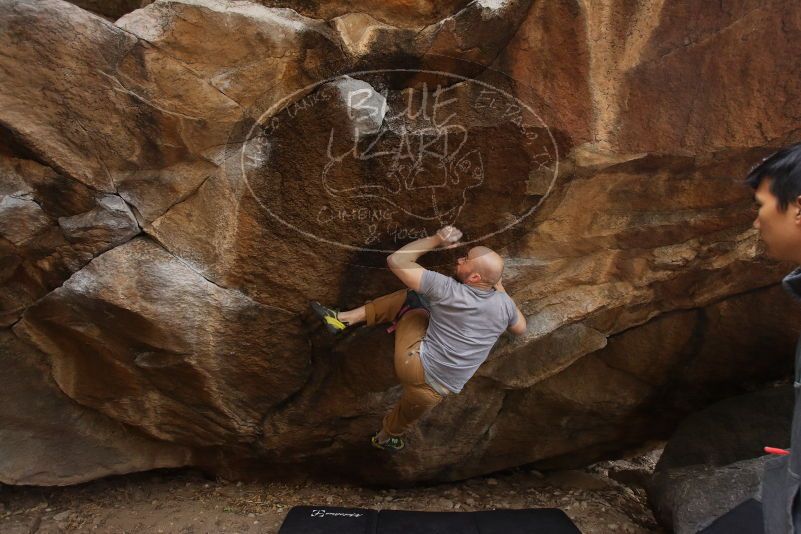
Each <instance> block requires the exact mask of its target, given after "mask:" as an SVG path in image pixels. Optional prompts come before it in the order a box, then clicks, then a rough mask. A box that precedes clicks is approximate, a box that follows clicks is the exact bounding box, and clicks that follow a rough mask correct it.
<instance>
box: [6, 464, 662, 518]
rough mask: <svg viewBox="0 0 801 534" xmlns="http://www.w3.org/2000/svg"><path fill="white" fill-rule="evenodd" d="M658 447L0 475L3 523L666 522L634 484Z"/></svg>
mask: <svg viewBox="0 0 801 534" xmlns="http://www.w3.org/2000/svg"><path fill="white" fill-rule="evenodd" d="M658 454H659V451H653V452H651V453H650V454H647V455H643V456H638V457H635V458H631V459H629V460H621V461H615V462H604V463H600V464H595V465H593V466H590V467H588V468H586V469H583V470H576V471H556V472H550V473H547V474H542V473H540V472H538V471H533V470H529V469H514V470H511V471H508V472H504V473H499V474H495V475H493V476H488V477H480V478H473V479H469V480H466V481H462V482H458V483H448V484H441V485H437V486H428V487H419V488H414V489H384V490H379V489H370V488H364V487H358V486H350V485H342V484H338V485H332V484H324V483H319V482H312V481H306V482H292V483H278V482H263V483H242V482H231V481H227V480H222V479H218V480H210V479H208V478H206V477H204V476H203V475H202V474H201V473H199V472H197V471H194V470H162V471H151V472H147V473H138V474H133V475H125V476H116V477H109V478H105V479H101V480H96V481H93V482H89V483H86V484H80V485H77V486H69V487H31V486H4V485H0V532H2V533H4V534H29V533H31V534H32V533H36V532H39V533H60V532H103V533H105V532H109V533H112V532H113V533H115V534H116V533H136V534H144V533H151V532H152V533H183V534H200V533H219V532H230V533H238V532H243V533H244V532H249V533H256V532H258V533H277V532H278V530H279V528H280V526H281V522H282V521H283V519H284V517H285V515H286V513H287V512H288V511H289V509H290V508H291V507H293V506H296V505H327V506H343V507H361V508H374V509H395V510H428V511H454V510H456V511H460V510H461V511H474V510H492V509H498V508H542V507H556V508H561V509H562V510H564V511H565V512H566V513H567V514H568V515H569V516H570V517H571V518H572V519H573V521H575V522H576V524H577V525H578V527H579V528H580V529H581V531H582V532H583V533H585V534H608V533H610V532H621V533H644V532H663V531H662V530H660V529H659V528H658V527H657V525H656V522H655V520H654V517H653V515H652V514H651V512H650V510H649V508H648V505H647V502H646V496H645V491H644V489H643V488H642V487H641V486H640V484H641V483H642V481H643V480H644V478H645V477H647V476H648V474H649V473H650V472H651V471H652V470H653V467H654V464H655V462H656V459H657V458H658Z"/></svg>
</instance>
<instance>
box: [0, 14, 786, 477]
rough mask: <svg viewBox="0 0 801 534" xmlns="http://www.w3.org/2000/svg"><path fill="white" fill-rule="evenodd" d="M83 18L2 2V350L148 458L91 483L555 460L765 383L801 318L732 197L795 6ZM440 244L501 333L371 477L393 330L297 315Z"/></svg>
mask: <svg viewBox="0 0 801 534" xmlns="http://www.w3.org/2000/svg"><path fill="white" fill-rule="evenodd" d="M76 4H78V5H76ZM81 5H83V6H85V7H88V8H91V9H95V10H98V11H101V10H100V8H98V7H97V6H98V3H93V2H88V1H81V2H77V1H76V2H73V3H69V2H65V1H62V0H0V6H1V7H2V9H0V49H2V50H3V53H2V54H0V72H3V73H11V74H12V75H10V76H9V75H5V76H2V77H0V139H1V140H2V143H0V145H2V150H0V250H2V252H3V257H2V261H0V326H1V327H12V329H11V330H10V332H9V331H8V330H6V331H5V332H4V334H3V335H4V336H6V337H7V338H8V339H10V340H11V341H13V343H12V342H11V341H10V342H9V344H8V347H9V348H8V351H9V353H10V354H20V355H22V354H28V353H35V354H41V355H42V356H41V360H39V363H38V364H37V365H40V369H42V371H43V373H44V375H45V379H46V380H50V379H52V383H50V382H48V384H51V386H52V384H55V385H56V386H57V387H58V390H59V391H60V393H58V392H55V390H52V388H51V391H52V392H54V393H53V394H55V393H58V394H59V395H62V396H64V397H63V398H68V399H71V400H70V402H73V403H77V404H75V406H74V407H75V408H76V409H80V410H85V411H86V413H91V414H93V417H96V418H98V419H97V420H98V421H101V420H102V421H106V422H108V421H114V422H116V424H118V425H124V428H126V429H129V430H130V431H131V432H135V433H136V435H137V436H139V437H140V438H141V439H142V440H143V441H136V442H135V443H136V444H140V445H141V447H142V451H148V450H149V451H151V452H143V453H142V454H143V456H142V458H145V460H142V461H138V462H131V463H125V462H121V463H114V462H111V463H101V461H100V460H98V465H97V466H96V469H94V470H93V469H89V468H87V469H86V472H87V473H91V476H102V475H103V474H108V473H111V472H121V471H125V470H136V469H147V468H150V467H154V466H157V465H183V464H186V463H192V464H194V465H201V466H203V467H205V468H207V469H209V470H210V471H213V472H217V473H222V474H226V475H229V476H244V475H258V474H266V475H276V474H280V473H282V472H285V473H292V472H297V471H303V472H313V473H316V474H329V475H330V474H339V475H343V476H347V477H350V478H356V479H361V480H369V481H372V482H394V483H400V482H415V481H420V480H450V479H457V478H461V477H467V476H472V475H476V474H481V473H486V472H489V471H493V470H497V469H503V468H507V467H511V466H515V465H520V464H526V463H536V464H538V465H539V466H541V467H550V466H562V467H575V466H578V465H581V464H583V463H586V462H590V461H593V460H598V459H601V458H604V457H609V456H611V455H614V454H616V453H618V452H620V451H622V450H625V449H627V448H629V447H631V446H634V445H637V444H640V443H642V442H643V441H644V440H647V439H653V438H664V437H666V436H668V435H669V434H670V432H671V431H672V430H673V429H674V428H675V426H676V424H677V422H678V421H679V420H681V418H682V417H683V416H685V415H686V414H687V413H689V412H692V411H694V410H697V409H699V408H701V407H703V406H706V405H708V404H710V403H712V402H714V401H716V400H718V399H720V398H723V397H726V396H731V395H735V394H737V393H741V392H743V391H745V390H747V389H749V388H754V387H758V386H759V385H761V384H763V383H764V382H765V381H769V380H774V379H778V378H781V377H782V376H784V375H786V374H787V372H788V371H789V368H790V366H791V365H792V347H793V344H794V341H795V332H796V325H797V324H798V323H799V320H801V308H799V307H798V306H797V305H796V304H795V303H794V302H793V301H792V299H790V297H788V296H787V295H786V294H784V292H783V291H782V289H781V287H780V286H779V285H778V281H779V280H780V278H781V276H782V275H783V273H784V272H786V271H787V270H789V267H790V266H788V265H777V264H775V263H773V262H770V261H767V260H765V259H764V258H763V257H762V255H761V249H760V247H759V244H758V238H757V234H756V231H755V230H754V229H753V228H751V219H752V216H753V214H752V213H751V212H750V210H749V206H750V203H751V191H750V190H749V189H748V188H746V187H744V186H743V185H742V183H741V180H742V177H743V176H744V175H745V174H746V172H747V170H748V168H749V167H750V166H751V165H752V164H753V163H754V162H755V161H756V160H758V159H759V158H760V157H761V156H763V155H765V154H767V153H769V152H770V151H771V150H772V149H774V148H776V147H778V146H780V145H782V144H785V143H787V142H788V141H791V140H797V133H796V125H795V123H794V119H793V117H794V115H793V105H795V104H793V103H794V102H796V103H797V102H798V101H801V100H799V98H798V97H799V96H801V88H799V87H798V86H797V84H795V83H794V82H793V78H792V73H793V72H795V71H796V69H793V68H792V65H790V66H788V64H787V61H790V60H788V59H787V58H795V57H798V56H799V49H798V48H799V46H801V45H799V43H801V41H799V40H797V39H792V38H788V39H785V38H783V37H782V35H794V34H795V33H796V32H797V31H798V28H797V27H798V21H799V20H801V17H799V14H801V7H798V6H797V5H796V4H794V3H792V2H789V1H787V2H776V3H775V6H772V7H768V6H761V7H757V8H753V9H750V10H749V9H748V6H746V5H745V4H743V5H737V6H728V5H726V6H723V5H717V4H715V5H713V4H711V3H706V4H699V5H698V6H696V7H693V8H689V7H687V6H686V5H683V4H681V3H679V4H676V3H655V4H649V5H648V6H640V7H637V6H633V4H631V3H630V2H622V1H619V0H604V1H603V2H594V3H592V5H589V4H587V3H581V2H577V1H575V0H558V1H555V2H530V1H525V0H511V1H504V2H496V1H476V2H461V1H455V0H454V1H443V2H423V1H420V2H417V3H416V4H415V5H416V6H418V7H419V8H420V9H419V10H417V11H415V12H414V13H412V12H411V11H409V9H408V6H409V5H411V4H409V3H408V2H374V1H371V0H364V1H356V0H352V1H350V0H349V1H345V0H343V1H342V2H339V3H324V4H320V5H312V4H310V3H308V2H293V1H289V0H288V1H287V2H279V1H275V2H272V1H263V2H246V1H242V0H230V1H223V0H157V1H156V2H152V3H150V2H147V1H143V2H141V3H139V2H118V3H115V6H116V7H115V6H111V4H109V5H108V6H109V10H111V9H112V8H113V13H112V11H108V12H104V13H103V14H104V15H105V17H107V18H105V17H102V16H98V15H96V14H94V13H92V12H90V11H88V10H86V9H82V8H81V7H80V6H81ZM403 6H406V7H405V8H403ZM135 8H138V9H135ZM101 12H102V11H101ZM122 13H124V14H122ZM120 14H122V16H121V17H119V18H116V17H117V15H120ZM109 18H115V19H116V21H114V22H112V21H111V20H108V19H109ZM777 28H780V29H781V30H782V32H783V33H782V32H777V31H775V30H776V29H777ZM758 35H763V36H766V37H765V38H764V39H757V38H756V37H755V36H758ZM723 50H725V51H726V53H721V51H723ZM699 73H700V75H699ZM764 80H771V81H772V82H771V83H770V84H769V85H770V87H766V86H765V84H764ZM449 223H452V224H456V225H457V226H460V227H461V228H463V230H464V231H465V242H466V244H477V243H482V244H487V245H489V246H492V247H494V248H496V249H497V250H498V251H499V252H500V253H501V254H503V255H504V256H505V257H506V258H507V267H506V271H505V274H504V281H505V285H506V287H507V288H508V289H509V291H510V293H511V294H512V296H513V297H514V298H515V300H516V301H517V303H518V304H519V305H520V307H521V309H522V310H523V312H524V313H525V314H526V316H527V319H528V324H529V328H528V331H527V332H526V333H525V335H523V336H521V337H519V338H515V339H512V338H510V337H508V336H504V337H503V338H502V339H501V340H500V341H499V343H498V344H497V346H496V349H495V351H494V352H493V354H492V355H491V358H490V360H489V361H488V362H487V363H486V364H485V365H484V366H483V367H482V368H481V369H480V370H479V372H478V374H477V376H476V377H475V378H474V379H473V380H472V381H471V382H469V383H468V385H467V387H466V388H465V390H464V391H463V393H462V394H460V395H458V396H453V397H451V398H448V399H446V400H445V402H443V403H442V404H441V405H439V406H437V407H436V408H435V409H434V410H433V411H432V412H431V413H430V414H429V415H428V416H426V418H424V419H423V420H422V421H421V422H420V423H419V424H418V425H416V426H415V428H414V429H413V431H412V432H411V434H410V436H409V442H410V446H409V447H408V449H407V450H406V451H404V452H403V453H401V454H399V455H396V456H393V457H391V458H390V457H387V456H384V455H382V454H380V453H379V452H377V451H373V450H372V449H370V447H369V436H370V434H371V433H372V432H374V431H375V430H376V429H377V427H378V425H379V424H380V420H381V417H382V415H383V413H384V412H385V411H386V410H387V409H388V408H389V407H390V406H391V404H392V403H393V402H394V401H395V400H396V399H397V397H398V395H399V389H398V386H397V384H396V382H395V378H394V376H393V369H392V362H391V359H390V355H391V352H392V338H391V336H388V335H386V334H385V333H384V332H383V329H381V328H374V329H367V328H362V329H359V330H356V331H353V332H352V333H351V334H349V335H347V336H344V337H341V338H336V339H330V338H327V337H325V335H324V332H322V331H321V330H320V329H319V328H318V326H319V325H317V323H316V322H315V320H314V318H313V317H312V316H311V315H310V313H309V311H308V301H309V300H312V299H313V300H320V301H322V302H325V303H328V304H331V305H336V306H341V307H349V306H358V305H360V304H362V303H363V302H364V301H366V300H367V299H371V298H375V297H376V296H379V295H381V294H384V293H388V292H390V291H393V290H396V289H399V288H400V287H402V286H401V284H400V282H399V281H398V280H397V279H396V278H395V277H394V276H393V275H392V274H391V273H390V272H388V271H387V270H386V269H384V261H385V257H386V255H387V253H388V252H389V251H392V250H395V249H397V248H398V247H399V246H401V245H402V244H404V243H406V242H409V241H410V240H411V239H413V238H415V237H418V236H422V235H428V234H431V233H432V232H434V231H435V230H436V229H437V228H438V227H439V226H441V225H443V224H449ZM464 248H466V245H465V246H464V247H463V249H464ZM463 249H456V250H450V251H438V252H436V253H432V254H431V255H430V256H427V257H426V258H425V259H424V262H425V263H426V265H428V266H429V267H430V268H433V269H436V270H439V271H442V272H446V273H449V272H451V269H452V265H453V261H454V260H455V257H456V255H457V254H460V253H462V252H463ZM10 336H14V337H10ZM36 351H38V352H36ZM48 375H49V377H50V378H47V376H48ZM20 376H28V375H20ZM24 380H27V379H24ZM51 386H48V387H51ZM30 387H31V391H32V392H34V391H41V393H31V395H37V394H41V395H45V393H44V390H43V389H42V388H39V386H36V385H35V384H34V383H33V381H32V379H31V386H30ZM42 387H43V386H42ZM36 388H39V389H36ZM48 395H49V394H48ZM43 409H45V408H43ZM48 410H51V411H52V412H53V414H59V413H62V412H60V411H59V410H61V408H58V407H56V406H55V405H54V406H53V407H52V408H48ZM9 417H11V415H9V414H2V418H0V422H2V423H3V424H5V419H6V418H9ZM53 417H54V418H56V417H57V415H53ZM100 424H101V423H98V425H100ZM70 439H73V438H70ZM74 439H81V438H80V435H78V436H74ZM86 439H87V440H89V439H90V438H89V437H87V438H86ZM132 443H133V442H132ZM146 444H147V445H146ZM154 444H155V445H154ZM140 445H136V446H140ZM151 446H152V447H156V448H155V449H152V450H151V449H148V447H151ZM162 446H163V447H166V448H167V449H169V450H170V451H175V450H177V451H180V452H181V454H179V455H178V456H180V459H176V458H178V456H170V459H168V460H164V461H161V460H159V461H156V460H153V458H154V455H155V454H156V453H155V452H152V451H160V450H161V449H159V447H162ZM167 449H165V450H167ZM9 451H11V448H9ZM185 451H190V453H191V455H190V456H185V455H183V454H184V452H185ZM3 452H4V453H6V452H7V451H3ZM8 454H11V455H12V456H13V455H14V454H21V453H14V452H8ZM115 454H116V453H115ZM159 454H160V453H159ZM371 455H372V456H371ZM187 458H190V459H189V460H187ZM26 461H27V460H26V459H25V457H23V456H20V457H19V459H18V460H15V459H14V458H11V457H9V462H8V463H6V464H3V466H4V467H3V470H4V471H3V472H1V473H0V478H2V479H3V480H9V481H12V482H13V481H15V480H23V479H22V478H19V477H17V475H15V474H14V473H16V471H15V469H17V466H20V465H26ZM82 461H84V460H83V459H82ZM78 465H84V464H78ZM107 465H115V466H116V467H113V468H111V467H103V466H107ZM70 477H73V478H70ZM57 480H67V481H69V480H76V479H75V478H74V472H73V471H70V470H69V469H67V468H66V467H65V466H64V465H62V464H53V465H52V467H50V468H49V471H47V470H46V471H43V474H42V476H41V477H40V479H39V481H38V482H36V483H42V484H49V483H57V482H54V481H57Z"/></svg>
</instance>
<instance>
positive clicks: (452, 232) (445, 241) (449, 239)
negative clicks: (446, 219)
mask: <svg viewBox="0 0 801 534" xmlns="http://www.w3.org/2000/svg"><path fill="white" fill-rule="evenodd" d="M437 237H439V240H440V246H441V247H444V248H452V247H455V246H456V243H458V242H459V240H460V239H461V238H462V231H461V230H459V229H458V228H456V227H455V226H443V227H442V228H440V229H439V230H437Z"/></svg>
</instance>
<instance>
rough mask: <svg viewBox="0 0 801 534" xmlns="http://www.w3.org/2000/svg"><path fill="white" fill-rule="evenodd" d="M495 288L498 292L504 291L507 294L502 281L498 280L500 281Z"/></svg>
mask: <svg viewBox="0 0 801 534" xmlns="http://www.w3.org/2000/svg"><path fill="white" fill-rule="evenodd" d="M493 287H494V288H495V289H496V290H497V291H503V292H506V290H505V289H504V288H503V284H502V283H501V281H500V280H498V281H497V282H496V283H495V285H494V286H493Z"/></svg>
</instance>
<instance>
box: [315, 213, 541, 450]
mask: <svg viewBox="0 0 801 534" xmlns="http://www.w3.org/2000/svg"><path fill="white" fill-rule="evenodd" d="M461 237H462V232H460V231H459V230H458V229H457V228H455V227H453V226H446V227H444V228H442V229H440V230H438V231H437V233H436V235H433V236H430V237H425V238H423V239H418V240H417V241H413V242H412V243H409V244H408V245H406V246H404V247H402V248H400V249H399V250H398V251H396V252H395V253H393V254H391V255H390V256H389V258H387V265H388V266H389V268H390V269H391V270H392V272H393V273H395V275H396V276H397V277H398V278H400V280H401V281H402V282H403V283H404V284H405V285H406V286H408V289H401V290H399V291H396V292H394V293H390V294H389V295H385V296H383V297H379V298H377V299H375V300H372V301H368V302H367V303H366V304H365V305H364V306H361V307H359V308H356V309H353V310H348V311H337V310H336V309H331V308H326V307H325V306H322V305H321V304H320V303H318V302H312V304H311V305H312V308H313V309H314V311H315V312H316V313H317V314H318V315H319V316H320V317H321V318H322V320H323V322H324V323H325V325H326V327H327V328H328V330H329V331H331V332H333V333H339V332H341V331H343V330H345V329H346V328H348V327H350V326H353V325H356V324H358V323H360V322H362V321H366V322H367V325H368V326H373V325H376V324H381V323H389V322H393V326H392V327H390V328H389V329H387V331H388V332H392V331H393V330H395V373H396V374H397V376H398V379H399V381H400V383H401V384H402V385H403V394H402V395H401V398H400V400H399V401H398V403H397V404H396V405H395V406H394V407H393V408H392V409H391V410H390V411H389V413H388V414H387V415H386V417H384V422H383V428H382V429H381V430H380V431H379V432H378V433H377V434H376V435H374V436H373V438H372V443H373V445H374V446H375V447H377V448H379V449H385V450H391V451H397V450H400V449H402V448H403V446H404V442H403V438H402V437H401V436H402V435H403V434H404V433H405V432H406V430H407V429H408V428H409V427H410V426H411V425H412V423H414V422H415V421H416V420H417V419H419V418H420V417H421V416H422V415H423V414H424V413H425V412H426V411H427V410H429V409H430V408H432V407H434V406H436V405H437V404H438V403H439V402H440V401H441V400H442V399H443V398H444V397H445V396H446V395H451V394H454V393H459V392H460V391H461V390H462V388H463V387H464V385H465V383H466V382H467V381H468V380H470V377H472V376H473V374H474V373H475V372H476V370H477V369H478V368H479V366H480V365H481V364H482V363H483V362H484V360H486V359H487V356H488V355H489V352H490V349H492V347H493V345H495V342H496V341H497V340H498V337H499V336H500V335H501V334H502V333H503V332H504V331H505V330H507V329H508V330H509V331H510V332H511V333H513V334H515V335H520V334H522V333H524V332H525V331H526V318H525V317H524V316H523V314H522V313H521V312H520V310H519V309H518V308H517V306H516V305H515V303H514V302H513V301H512V299H511V297H509V295H507V294H506V292H505V291H504V289H503V284H501V276H502V274H503V258H501V257H500V256H499V255H498V254H496V253H495V252H493V251H492V250H490V249H488V248H487V247H473V248H471V249H470V250H469V251H468V253H467V256H465V257H462V258H459V259H458V260H457V262H456V268H455V273H454V276H453V278H451V277H448V276H444V275H441V274H439V273H436V272H434V271H429V270H428V269H425V268H423V267H422V266H421V265H420V264H418V263H417V259H418V258H419V257H420V256H422V255H423V254H425V253H426V252H428V251H430V250H432V249H434V248H437V247H444V248H452V247H455V246H456V244H457V243H458V241H459V239H461Z"/></svg>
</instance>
